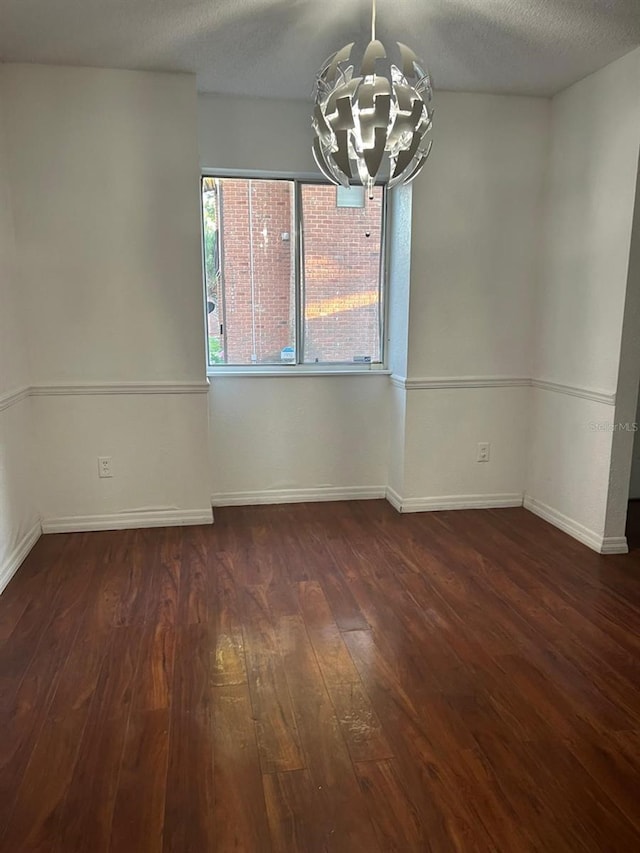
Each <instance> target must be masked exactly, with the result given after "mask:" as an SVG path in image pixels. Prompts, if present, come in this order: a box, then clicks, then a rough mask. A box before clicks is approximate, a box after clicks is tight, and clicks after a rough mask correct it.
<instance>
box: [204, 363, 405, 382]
mask: <svg viewBox="0 0 640 853" xmlns="http://www.w3.org/2000/svg"><path fill="white" fill-rule="evenodd" d="M207 376H208V377H209V379H221V378H223V377H225V376H233V377H238V376H251V377H256V376H268V377H271V378H280V377H282V376H391V371H390V370H388V369H387V368H384V367H374V368H362V367H349V366H347V367H327V366H323V367H312V366H306V365H305V366H297V367H265V368H260V367H251V366H249V367H213V368H211V367H210V368H208V370H207Z"/></svg>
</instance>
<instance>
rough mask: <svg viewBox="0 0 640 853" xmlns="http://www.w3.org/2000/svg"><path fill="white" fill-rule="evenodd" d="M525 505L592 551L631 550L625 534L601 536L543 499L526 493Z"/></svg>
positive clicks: (621, 551) (599, 552)
mask: <svg viewBox="0 0 640 853" xmlns="http://www.w3.org/2000/svg"><path fill="white" fill-rule="evenodd" d="M523 506H524V508H525V509H528V510H529V512H532V513H533V514H534V515H537V516H539V517H540V518H542V519H544V521H548V522H549V524H553V526H554V527H557V528H558V530H562V532H563V533H567V534H568V535H569V536H572V537H573V538H574V539H577V540H578V542H582V544H583V545H586V546H587V547H588V548H591V550H592V551H597V553H598V554H627V553H628V552H629V546H628V545H627V539H626V537H625V536H600V535H599V534H598V533H596V532H595V531H594V530H591V529H590V528H588V527H585V525H584V524H580V522H578V521H576V520H575V519H573V518H570V517H569V516H568V515H564V513H562V512H560V511H559V510H557V509H555V508H554V507H552V506H549V505H548V504H545V503H544V502H543V501H539V500H537V499H536V498H533V497H531V495H525V497H524V504H523Z"/></svg>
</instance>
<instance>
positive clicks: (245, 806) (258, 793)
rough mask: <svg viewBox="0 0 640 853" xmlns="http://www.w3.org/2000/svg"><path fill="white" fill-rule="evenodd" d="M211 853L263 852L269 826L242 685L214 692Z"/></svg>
mask: <svg viewBox="0 0 640 853" xmlns="http://www.w3.org/2000/svg"><path fill="white" fill-rule="evenodd" d="M211 693H212V703H213V716H212V725H213V756H214V778H215V806H214V828H215V839H216V846H215V848H214V849H215V850H219V851H222V850H234V851H238V853H268V851H270V850H271V840H270V834H269V824H268V821H267V810H266V805H265V799H264V790H263V786H262V773H261V770H260V758H259V756H258V747H257V743H256V730H255V725H254V721H253V713H252V710H251V700H250V698H249V689H248V687H247V685H245V684H235V685H230V686H224V687H214V688H212V690H211Z"/></svg>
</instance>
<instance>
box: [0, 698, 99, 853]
mask: <svg viewBox="0 0 640 853" xmlns="http://www.w3.org/2000/svg"><path fill="white" fill-rule="evenodd" d="M87 713H88V709H87V708H81V709H80V710H78V711H74V712H72V713H70V714H66V715H64V716H62V717H56V718H52V719H49V720H47V721H46V722H45V724H44V726H43V729H42V731H41V733H40V735H39V738H38V742H37V744H36V746H35V748H34V750H33V753H32V755H31V759H30V761H29V764H28V767H27V769H26V772H25V774H24V777H23V779H22V783H21V785H20V787H19V789H18V792H17V796H16V802H15V805H14V808H13V812H12V815H11V818H10V820H9V822H8V824H7V826H6V831H5V832H4V834H3V836H2V841H1V842H0V850H2V851H3V853H4V851H6V853H15V851H17V850H20V851H21V853H32V851H43V853H44V851H50V850H51V849H52V847H53V845H54V844H55V842H56V839H57V838H58V836H59V833H60V826H61V811H62V805H63V803H64V799H65V795H66V793H67V789H68V787H69V784H70V782H71V778H72V776H73V771H74V768H75V763H76V758H77V753H78V745H79V743H80V741H81V739H82V733H83V731H84V726H85V722H86V718H87Z"/></svg>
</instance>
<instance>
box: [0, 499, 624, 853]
mask: <svg viewBox="0 0 640 853" xmlns="http://www.w3.org/2000/svg"><path fill="white" fill-rule="evenodd" d="M639 624H640V551H638V552H632V553H630V554H628V555H618V556H615V557H603V556H601V555H597V554H595V553H593V552H591V551H589V550H588V549H586V548H584V547H583V546H582V545H580V544H579V543H577V542H575V541H574V540H571V539H570V538H569V537H567V536H565V535H564V534H563V533H561V532H560V531H558V530H556V529H555V528H551V527H549V525H547V524H546V523H545V522H543V521H542V520H541V519H539V518H537V517H535V516H533V515H531V514H530V513H528V512H527V511H526V510H524V509H523V508H519V509H518V508H514V509H507V510H468V511H467V510H465V511H456V512H453V511H450V512H438V513H417V514H405V515H401V514H398V513H396V512H395V511H394V510H393V509H392V508H391V507H390V506H389V505H388V504H387V503H386V502H384V501H355V502H340V503H335V504H331V503H320V504H296V505H282V506H266V505H265V506H260V507H221V508H217V509H216V523H215V525H211V526H197V527H194V528H166V529H148V530H145V531H104V532H99V533H82V534H59V535H55V536H44V537H42V538H41V539H40V540H39V542H38V543H37V545H36V547H35V548H34V550H33V551H32V553H31V554H30V555H29V557H28V558H27V560H26V561H25V563H24V565H23V567H22V568H21V570H20V571H19V572H18V573H17V574H16V576H15V577H14V578H13V579H12V581H11V583H10V584H9V586H8V587H7V590H6V592H5V594H3V596H2V597H0V853H4V851H5V850H6V851H7V853H23V851H25V853H28V851H32V850H41V851H47V853H87V851H92V853H94V851H95V853H100V851H103V853H115V851H118V853H123V851H124V853H128V851H132V853H134V851H135V853H145V851H160V850H163V851H164V853H167V851H175V853H190V851H194V853H209V851H211V853H213V851H217V853H226V851H232V850H234V851H243V850H244V851H247V853H262V851H270V850H272V849H273V850H276V851H279V850H281V851H289V850H291V851H295V850H300V851H304V853H316V851H318V853H327V851H340V853H342V851H344V853H360V851H363V853H364V851H366V853H376V851H382V850H402V851H405V850H407V851H411V850H416V851H421V853H422V851H425V853H426V851H434V853H470V851H478V853H480V851H481V853H487V851H496V853H504V851H509V853H520V851H522V853H529V851H544V853H548V852H549V851H554V853H556V851H558V853H565V851H566V853H577V851H586V853H600V851H603V850H611V851H624V853H627V851H632V850H640V799H639V798H638V797H637V790H638V789H639V788H640V664H639V663H638V659H639V657H638V654H639V652H640V634H639V633H638V625H639Z"/></svg>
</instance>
